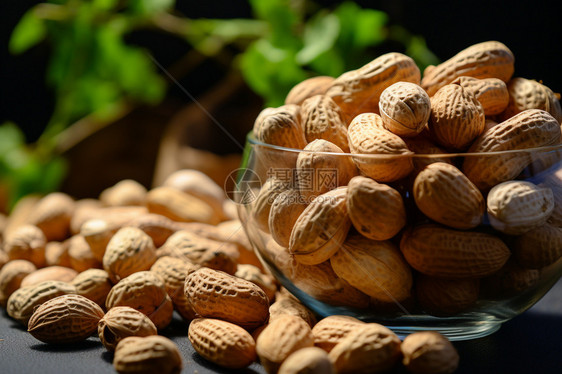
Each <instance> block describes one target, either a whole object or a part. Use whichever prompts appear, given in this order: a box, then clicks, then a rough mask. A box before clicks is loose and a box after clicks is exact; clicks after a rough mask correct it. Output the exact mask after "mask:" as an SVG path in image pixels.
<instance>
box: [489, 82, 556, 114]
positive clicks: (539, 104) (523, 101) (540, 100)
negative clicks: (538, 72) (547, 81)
mask: <svg viewBox="0 0 562 374" xmlns="http://www.w3.org/2000/svg"><path fill="white" fill-rule="evenodd" d="M507 91H508V93H509V103H508V105H507V107H506V108H505V110H504V111H503V113H501V114H500V115H499V118H500V120H503V121H505V120H507V119H509V118H511V117H513V116H514V115H516V114H518V113H521V112H522V111H524V110H527V109H542V110H545V111H547V112H549V113H550V114H551V115H552V116H553V117H554V118H555V119H556V120H557V121H558V123H561V122H562V108H561V107H560V101H559V99H558V98H557V97H556V95H555V94H554V92H552V90H551V89H550V88H548V87H547V86H545V85H543V84H541V83H539V82H537V81H534V80H531V79H525V78H520V77H518V78H513V79H511V80H510V81H509V82H508V84H507Z"/></svg>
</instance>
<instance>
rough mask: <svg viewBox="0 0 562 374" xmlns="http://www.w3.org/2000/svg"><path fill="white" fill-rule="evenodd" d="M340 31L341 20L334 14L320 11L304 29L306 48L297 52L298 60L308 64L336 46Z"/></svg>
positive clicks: (300, 62) (302, 63)
mask: <svg viewBox="0 0 562 374" xmlns="http://www.w3.org/2000/svg"><path fill="white" fill-rule="evenodd" d="M339 32H340V21H339V19H338V17H337V16H336V15H334V14H329V13H319V14H317V15H316V16H315V17H313V18H312V19H311V20H310V21H309V22H308V23H307V24H306V26H305V29H304V36H303V40H304V48H302V49H301V50H300V51H299V53H298V54H297V57H296V58H297V62H298V63H299V64H301V65H306V64H308V63H310V62H311V61H312V60H314V59H315V58H317V57H318V56H319V55H321V54H322V53H324V52H327V51H329V50H330V49H332V47H333V46H334V43H335V42H336V40H337V38H338V35H339Z"/></svg>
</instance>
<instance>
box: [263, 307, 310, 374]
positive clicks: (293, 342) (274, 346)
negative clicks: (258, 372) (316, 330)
mask: <svg viewBox="0 0 562 374" xmlns="http://www.w3.org/2000/svg"><path fill="white" fill-rule="evenodd" d="M313 345H314V340H313V337H312V331H311V330H310V326H309V325H308V324H307V323H306V322H305V321H304V320H303V319H301V318H300V317H296V316H292V315H284V316H280V317H279V318H277V319H276V320H275V321H273V322H271V323H270V324H269V325H268V326H267V327H266V328H265V329H264V330H263V331H262V332H261V334H260V336H259V337H258V339H257V342H256V351H257V354H258V356H259V358H260V362H261V364H262V365H263V367H264V368H265V371H266V372H267V373H277V371H278V370H279V367H280V366H281V364H282V363H283V361H285V359H287V357H289V356H290V355H291V353H293V352H295V351H298V350H299V349H301V348H305V347H312V346H313Z"/></svg>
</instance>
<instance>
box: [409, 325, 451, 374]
mask: <svg viewBox="0 0 562 374" xmlns="http://www.w3.org/2000/svg"><path fill="white" fill-rule="evenodd" d="M401 350H402V355H403V359H402V363H403V364H404V366H405V367H406V368H407V369H408V371H410V372H411V373H417V374H429V373H439V374H450V373H453V372H455V371H456V370H457V367H458V365H459V355H458V353H457V350H456V349H455V347H454V346H453V345H452V344H451V342H450V341H449V340H447V338H446V337H444V336H443V335H441V334H439V333H438V332H435V331H420V332H416V333H413V334H410V335H408V336H407V337H406V338H405V339H404V341H403V342H402V346H401Z"/></svg>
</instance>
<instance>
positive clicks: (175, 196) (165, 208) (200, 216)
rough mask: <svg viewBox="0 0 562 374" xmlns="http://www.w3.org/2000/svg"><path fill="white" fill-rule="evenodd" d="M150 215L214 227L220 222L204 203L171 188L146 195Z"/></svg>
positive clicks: (157, 188)
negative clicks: (159, 215)
mask: <svg viewBox="0 0 562 374" xmlns="http://www.w3.org/2000/svg"><path fill="white" fill-rule="evenodd" d="M146 206H147V207H148V211H149V212H150V213H156V214H161V215H163V216H165V217H168V218H170V219H171V220H174V221H179V222H204V223H209V224H213V225H216V224H217V223H219V222H220V221H221V218H220V217H218V216H217V215H216V214H215V212H214V210H213V208H212V207H211V206H210V205H209V204H207V203H206V202H205V201H203V200H201V199H199V198H197V197H195V196H193V195H190V194H187V193H184V192H182V191H179V190H176V189H175V188H171V187H156V188H154V189H152V190H150V191H149V192H148V194H147V195H146Z"/></svg>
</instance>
